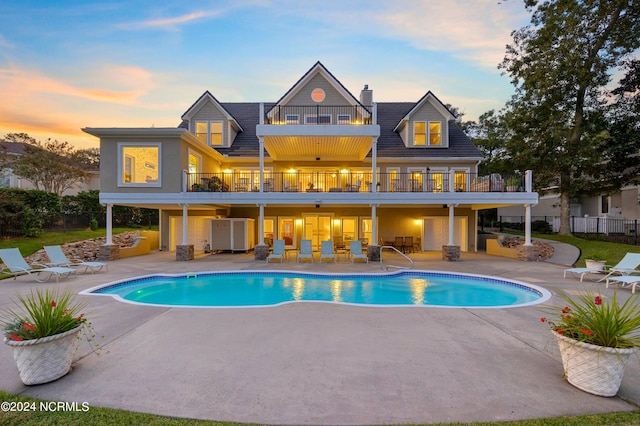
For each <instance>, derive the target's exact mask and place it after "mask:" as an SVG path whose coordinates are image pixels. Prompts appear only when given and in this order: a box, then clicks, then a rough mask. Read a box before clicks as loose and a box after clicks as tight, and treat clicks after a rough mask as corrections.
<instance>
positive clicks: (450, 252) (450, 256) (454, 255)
mask: <svg viewBox="0 0 640 426" xmlns="http://www.w3.org/2000/svg"><path fill="white" fill-rule="evenodd" d="M442 260H447V261H449V262H457V261H458V260H460V246H442Z"/></svg>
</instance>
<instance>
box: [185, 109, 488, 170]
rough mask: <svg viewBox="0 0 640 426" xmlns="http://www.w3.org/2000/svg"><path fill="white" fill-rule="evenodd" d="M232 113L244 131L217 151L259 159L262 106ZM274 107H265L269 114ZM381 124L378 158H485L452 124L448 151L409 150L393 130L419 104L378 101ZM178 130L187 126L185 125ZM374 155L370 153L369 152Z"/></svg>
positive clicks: (231, 111)
mask: <svg viewBox="0 0 640 426" xmlns="http://www.w3.org/2000/svg"><path fill="white" fill-rule="evenodd" d="M220 105H222V106H223V107H224V108H225V109H226V110H227V112H228V113H229V114H231V115H232V116H233V118H235V120H236V121H237V122H238V124H239V125H240V126H241V127H242V128H243V129H244V131H242V132H240V133H238V135H237V136H236V138H235V140H234V141H233V145H232V146H231V147H229V148H216V149H217V151H219V152H220V153H221V154H223V155H224V154H226V155H228V156H229V157H258V155H259V152H258V148H259V145H258V138H257V137H256V126H257V125H258V124H259V122H260V103H258V102H239V103H226V102H225V103H221V104H220ZM273 105H274V104H266V103H265V105H264V109H265V111H268V110H269V109H270V108H271V107H272V106H273ZM377 105H378V124H379V125H380V137H379V138H378V157H413V156H425V157H432V158H450V157H466V158H469V157H471V158H478V159H480V158H482V154H481V152H480V151H479V150H478V148H476V146H475V145H474V144H473V142H471V140H470V139H469V138H468V137H467V135H465V134H464V132H463V131H462V130H461V129H460V127H458V125H457V124H456V123H455V122H453V121H450V122H449V147H448V148H428V149H424V150H423V149H420V148H411V149H409V148H406V147H405V146H404V143H403V142H402V138H400V135H399V134H398V133H396V132H394V131H393V129H395V127H396V126H397V125H398V123H399V122H400V120H402V118H403V117H405V116H406V115H407V113H408V112H409V111H411V109H412V108H413V107H414V106H415V105H416V104H415V102H379V103H378V104H377ZM179 127H184V128H186V126H185V125H184V123H182V124H181V125H180V126H179ZM265 156H268V154H267V153H266V152H265ZM369 156H371V153H369Z"/></svg>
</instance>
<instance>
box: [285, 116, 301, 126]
mask: <svg viewBox="0 0 640 426" xmlns="http://www.w3.org/2000/svg"><path fill="white" fill-rule="evenodd" d="M285 120H286V122H287V124H298V123H299V122H300V116H299V115H297V114H287V115H286V116H285Z"/></svg>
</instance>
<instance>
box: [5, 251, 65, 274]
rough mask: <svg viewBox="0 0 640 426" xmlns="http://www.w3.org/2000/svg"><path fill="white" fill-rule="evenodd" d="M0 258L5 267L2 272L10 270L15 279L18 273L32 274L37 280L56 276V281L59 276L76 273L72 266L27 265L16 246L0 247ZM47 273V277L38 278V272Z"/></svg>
mask: <svg viewBox="0 0 640 426" xmlns="http://www.w3.org/2000/svg"><path fill="white" fill-rule="evenodd" d="M0 259H1V260H2V263H4V264H5V266H6V268H5V269H3V270H2V272H10V273H12V274H13V279H16V277H17V276H19V275H29V276H32V277H33V278H34V279H35V280H36V281H38V282H41V283H42V282H45V281H49V280H50V279H51V277H56V282H57V281H59V280H60V278H67V277H70V276H71V275H73V274H75V273H76V270H75V269H73V268H67V267H61V266H56V267H46V266H44V265H35V264H34V265H29V264H28V263H27V261H26V260H24V257H22V254H20V250H19V249H17V248H8V249H0ZM33 266H42V268H34V267H33ZM43 273H44V274H48V275H47V279H46V280H43V279H40V274H43Z"/></svg>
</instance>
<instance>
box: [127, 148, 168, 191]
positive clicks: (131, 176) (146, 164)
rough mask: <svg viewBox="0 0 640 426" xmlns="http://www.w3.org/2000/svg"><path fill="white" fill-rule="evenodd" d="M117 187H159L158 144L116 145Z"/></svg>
mask: <svg viewBox="0 0 640 426" xmlns="http://www.w3.org/2000/svg"><path fill="white" fill-rule="evenodd" d="M118 151H119V156H118V175H119V177H118V185H124V186H129V185H130V186H160V176H161V170H160V144H159V143H149V144H143V143H140V144H134V143H120V144H118Z"/></svg>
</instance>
